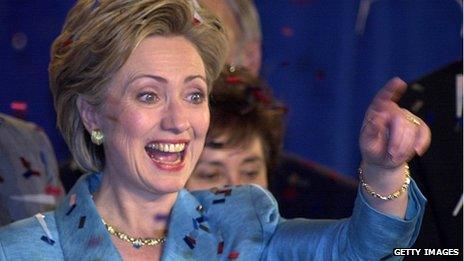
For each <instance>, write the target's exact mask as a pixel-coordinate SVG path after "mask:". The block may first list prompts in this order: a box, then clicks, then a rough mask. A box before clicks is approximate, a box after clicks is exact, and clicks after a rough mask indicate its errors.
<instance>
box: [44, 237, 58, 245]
mask: <svg viewBox="0 0 464 261" xmlns="http://www.w3.org/2000/svg"><path fill="white" fill-rule="evenodd" d="M40 239H41V240H42V241H45V242H47V243H48V244H49V245H52V246H53V244H55V241H54V240H53V239H51V238H48V237H47V236H42V237H41V238H40Z"/></svg>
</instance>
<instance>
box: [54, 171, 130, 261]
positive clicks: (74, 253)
mask: <svg viewBox="0 0 464 261" xmlns="http://www.w3.org/2000/svg"><path fill="white" fill-rule="evenodd" d="M101 176H102V174H101V173H95V174H90V175H86V176H83V177H81V178H80V179H79V181H78V182H77V183H76V185H75V186H74V187H73V189H72V190H71V191H70V192H69V193H68V195H67V196H66V199H65V200H64V201H63V202H62V203H61V204H60V206H59V207H58V208H57V210H56V211H55V219H56V224H57V229H58V233H59V238H60V241H61V247H62V248H63V252H64V255H65V258H66V260H121V256H120V255H119V252H118V251H117V250H116V248H115V246H114V245H113V243H112V241H111V239H110V236H109V234H108V232H107V231H106V229H105V227H104V225H103V223H102V221H101V217H100V215H99V214H98V212H97V209H96V207H95V204H94V202H93V200H92V194H91V192H93V191H95V190H96V188H98V186H99V184H100V180H101ZM89 189H90V190H89Z"/></svg>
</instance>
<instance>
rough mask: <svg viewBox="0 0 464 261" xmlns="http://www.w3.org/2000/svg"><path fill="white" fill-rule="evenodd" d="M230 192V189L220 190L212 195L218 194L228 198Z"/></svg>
mask: <svg viewBox="0 0 464 261" xmlns="http://www.w3.org/2000/svg"><path fill="white" fill-rule="evenodd" d="M231 192H232V189H221V190H217V191H216V192H215V193H214V194H216V195H218V194H224V196H226V197H227V196H230V194H231Z"/></svg>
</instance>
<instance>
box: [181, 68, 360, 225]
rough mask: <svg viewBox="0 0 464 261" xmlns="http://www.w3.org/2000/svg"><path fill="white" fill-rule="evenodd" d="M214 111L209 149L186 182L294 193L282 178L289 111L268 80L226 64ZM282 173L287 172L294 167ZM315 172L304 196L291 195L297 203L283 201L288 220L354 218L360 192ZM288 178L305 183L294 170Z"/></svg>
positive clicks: (215, 94)
mask: <svg viewBox="0 0 464 261" xmlns="http://www.w3.org/2000/svg"><path fill="white" fill-rule="evenodd" d="M210 108H211V123H210V128H209V131H208V136H207V139H206V144H205V149H204V150H203V152H202V154H201V157H200V160H199V161H198V164H197V166H196V168H195V170H194V172H193V174H192V176H191V177H190V178H189V180H188V182H187V184H186V187H187V189H189V190H202V189H210V188H213V187H222V186H224V185H244V184H250V183H254V184H258V185H260V186H262V187H264V188H270V190H271V191H272V192H273V193H274V194H275V193H276V192H282V193H289V194H290V193H291V191H289V188H288V187H284V186H283V185H282V179H276V167H277V166H278V165H279V160H280V154H281V149H282V141H283V135H284V116H285V111H286V108H285V107H284V105H283V104H282V103H280V102H279V101H277V100H276V99H275V98H274V96H273V95H272V91H271V89H270V88H269V87H268V86H267V85H266V84H265V82H264V80H262V79H260V78H259V77H257V76H254V75H252V74H251V72H249V71H248V70H247V69H246V68H241V67H234V68H233V69H232V70H231V67H229V66H226V68H225V69H224V70H223V72H222V73H221V75H220V76H219V78H218V79H217V80H216V81H215V82H214V84H213V90H212V93H211V103H210ZM280 168H282V165H281V164H280ZM280 171H281V172H282V173H286V171H288V169H280ZM306 171H309V170H306ZM313 172H314V171H313ZM313 172H305V173H304V174H305V175H311V177H312V178H307V179H304V182H308V180H310V182H311V187H310V188H309V187H303V188H302V187H298V189H300V190H301V193H300V194H299V195H294V194H293V195H286V196H287V197H288V198H291V199H296V201H294V202H292V201H290V200H286V199H287V197H278V198H277V200H278V201H279V203H280V206H281V207H280V211H281V214H282V216H284V217H288V216H296V215H298V213H302V214H303V215H305V216H308V217H312V218H341V217H348V216H349V215H350V214H351V210H352V209H353V199H354V198H355V195H356V190H355V189H346V187H347V186H346V185H345V184H340V183H338V182H337V181H336V180H335V181H331V182H329V181H328V180H327V181H326V180H325V179H322V178H318V179H317V178H314V177H313V175H318V173H313ZM287 175H289V176H290V177H288V178H289V180H290V181H292V180H293V182H294V183H293V184H292V185H297V184H298V183H299V182H302V181H301V180H298V179H301V177H299V176H297V175H296V174H295V173H293V172H290V173H288V174H287ZM284 184H285V183H284ZM353 186H354V185H353ZM295 193H296V192H295ZM278 195H279V194H278ZM289 204H291V206H289Z"/></svg>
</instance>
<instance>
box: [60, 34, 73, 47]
mask: <svg viewBox="0 0 464 261" xmlns="http://www.w3.org/2000/svg"><path fill="white" fill-rule="evenodd" d="M72 43H73V36H70V37H69V38H68V39H66V41H64V42H63V44H62V45H61V47H63V48H64V47H66V46H68V45H70V44H72Z"/></svg>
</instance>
